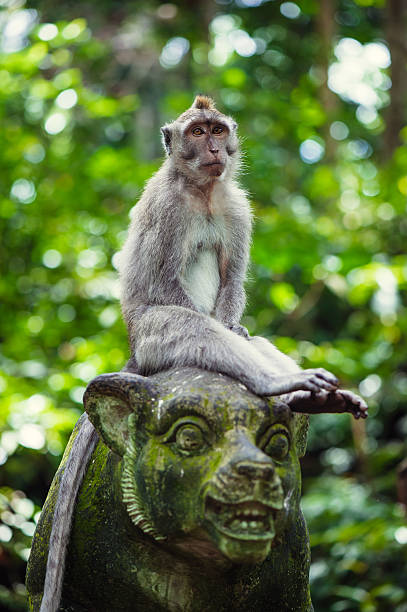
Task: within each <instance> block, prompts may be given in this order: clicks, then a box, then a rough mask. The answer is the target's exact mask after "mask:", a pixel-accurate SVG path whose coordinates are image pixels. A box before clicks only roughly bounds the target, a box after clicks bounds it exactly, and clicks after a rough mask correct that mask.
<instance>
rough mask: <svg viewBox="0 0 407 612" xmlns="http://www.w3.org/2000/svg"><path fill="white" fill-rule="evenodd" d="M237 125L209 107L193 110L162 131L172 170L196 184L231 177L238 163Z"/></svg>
mask: <svg viewBox="0 0 407 612" xmlns="http://www.w3.org/2000/svg"><path fill="white" fill-rule="evenodd" d="M236 128H237V125H236V123H235V122H234V121H233V119H231V118H230V117H227V116H226V115H223V114H222V113H220V112H219V111H217V110H216V109H215V108H214V107H213V106H211V105H210V104H208V105H206V106H199V105H198V106H193V107H191V108H190V109H188V110H187V111H185V113H183V114H182V115H180V117H178V119H177V120H176V121H174V122H173V123H171V124H168V125H165V126H164V127H162V128H161V132H162V135H163V142H164V147H165V149H166V151H167V153H168V156H169V159H170V161H171V162H172V164H173V166H174V168H175V169H176V170H177V171H178V172H181V173H182V174H184V175H185V176H187V177H188V178H190V179H191V180H192V181H193V182H194V183H195V184H198V185H199V184H205V183H207V182H212V181H213V180H216V179H217V178H220V177H225V176H226V175H228V174H230V173H231V172H232V171H233V170H234V169H235V167H236V165H237V163H238V157H239V155H238V138H237V134H236Z"/></svg>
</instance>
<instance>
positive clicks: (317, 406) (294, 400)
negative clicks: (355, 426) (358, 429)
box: [282, 389, 368, 419]
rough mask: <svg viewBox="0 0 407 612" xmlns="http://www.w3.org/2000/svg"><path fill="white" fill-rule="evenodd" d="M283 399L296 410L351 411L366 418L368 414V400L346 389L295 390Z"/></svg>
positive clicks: (358, 417)
mask: <svg viewBox="0 0 407 612" xmlns="http://www.w3.org/2000/svg"><path fill="white" fill-rule="evenodd" d="M282 399H284V401H286V402H287V404H288V405H289V406H290V408H291V409H292V410H293V411H294V412H306V413H308V414H314V413H315V414H316V413H319V412H350V413H351V414H353V416H354V417H355V419H360V418H362V419H366V417H367V416H368V414H367V410H368V407H367V404H366V402H365V401H364V400H363V399H362V398H361V397H359V395H356V393H353V392H352V391H346V390H344V389H336V390H335V391H330V392H327V391H320V392H319V393H313V392H309V391H295V392H294V393H290V394H288V395H287V397H285V398H284V397H283V398H282Z"/></svg>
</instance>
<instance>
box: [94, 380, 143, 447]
mask: <svg viewBox="0 0 407 612" xmlns="http://www.w3.org/2000/svg"><path fill="white" fill-rule="evenodd" d="M154 397H155V390H154V387H153V385H152V384H151V382H150V381H149V380H148V379H147V378H145V377H144V376H140V375H138V374H132V373H130V372H115V373H113V374H102V376H97V378H94V379H93V380H92V381H91V382H90V383H89V384H88V386H87V388H86V391H85V394H84V396H83V404H84V406H85V410H86V412H87V413H88V415H89V419H90V421H91V422H92V424H93V425H94V427H95V428H96V430H97V431H98V433H99V434H100V435H101V437H102V439H103V441H104V442H105V443H106V444H107V446H108V447H109V448H111V449H112V450H113V451H114V452H116V453H117V454H118V455H121V456H123V455H124V453H125V451H126V448H127V447H128V443H129V429H128V418H129V416H130V414H132V413H135V414H136V417H139V416H140V415H141V413H142V412H143V411H144V409H145V406H146V404H148V403H150V402H151V400H152V399H153V398H154Z"/></svg>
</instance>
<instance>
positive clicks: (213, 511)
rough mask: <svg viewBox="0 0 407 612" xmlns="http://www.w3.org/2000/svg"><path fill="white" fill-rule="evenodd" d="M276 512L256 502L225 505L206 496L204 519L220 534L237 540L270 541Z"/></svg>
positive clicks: (273, 533) (272, 535) (273, 530)
mask: <svg viewBox="0 0 407 612" xmlns="http://www.w3.org/2000/svg"><path fill="white" fill-rule="evenodd" d="M275 513H276V511H275V510H274V509H273V508H270V507H269V506H266V505H265V504H262V503H261V502H258V501H245V502H240V503H233V504H229V503H225V502H223V501H220V500H217V499H214V498H213V497H211V496H210V495H207V497H206V500H205V517H206V518H207V519H208V520H209V521H210V522H211V523H212V525H213V526H214V527H215V528H216V529H217V530H218V531H220V532H221V533H223V534H225V535H227V536H229V537H231V538H236V539H239V540H271V539H272V538H274V535H275V528H274V520H275Z"/></svg>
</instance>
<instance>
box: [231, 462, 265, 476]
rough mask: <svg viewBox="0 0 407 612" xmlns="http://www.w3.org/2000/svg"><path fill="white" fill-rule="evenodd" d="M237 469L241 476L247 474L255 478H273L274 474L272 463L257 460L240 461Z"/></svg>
mask: <svg viewBox="0 0 407 612" xmlns="http://www.w3.org/2000/svg"><path fill="white" fill-rule="evenodd" d="M235 469H236V471H237V473H238V474H239V475H240V476H246V477H247V478H252V479H253V480H271V478H272V477H273V476H274V466H273V464H272V463H259V462H257V461H239V463H237V464H236V466H235Z"/></svg>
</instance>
